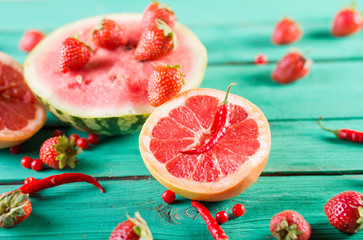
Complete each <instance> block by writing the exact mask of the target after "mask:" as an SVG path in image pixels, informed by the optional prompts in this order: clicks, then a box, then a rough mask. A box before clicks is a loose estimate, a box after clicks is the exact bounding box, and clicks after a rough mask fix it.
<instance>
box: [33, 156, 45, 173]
mask: <svg viewBox="0 0 363 240" xmlns="http://www.w3.org/2000/svg"><path fill="white" fill-rule="evenodd" d="M43 167H44V164H43V162H42V160H40V159H39V158H36V159H34V160H33V162H32V169H33V170H34V171H37V172H38V171H42V170H43Z"/></svg>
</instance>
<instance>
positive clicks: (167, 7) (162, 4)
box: [152, 0, 174, 13]
mask: <svg viewBox="0 0 363 240" xmlns="http://www.w3.org/2000/svg"><path fill="white" fill-rule="evenodd" d="M152 2H153V3H155V4H156V5H158V8H159V9H166V10H168V11H169V12H171V13H174V11H173V10H172V9H171V7H169V5H167V4H165V3H162V2H158V1H156V0H152Z"/></svg>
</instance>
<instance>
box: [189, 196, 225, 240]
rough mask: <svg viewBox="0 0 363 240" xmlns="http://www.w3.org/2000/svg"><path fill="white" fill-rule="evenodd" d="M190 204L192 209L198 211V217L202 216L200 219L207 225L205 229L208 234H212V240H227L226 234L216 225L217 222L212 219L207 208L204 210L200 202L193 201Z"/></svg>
mask: <svg viewBox="0 0 363 240" xmlns="http://www.w3.org/2000/svg"><path fill="white" fill-rule="evenodd" d="M191 204H192V207H194V208H196V209H197V210H198V212H199V214H200V216H202V218H203V219H204V221H205V223H206V224H207V228H208V230H209V232H210V234H212V237H213V239H214V240H228V237H227V235H226V233H225V232H224V231H223V229H222V228H221V226H219V225H218V223H217V221H216V220H215V219H214V218H213V217H212V215H211V214H210V212H209V210H208V208H206V207H205V206H204V205H203V204H201V203H200V202H197V201H194V200H193V201H192V202H191Z"/></svg>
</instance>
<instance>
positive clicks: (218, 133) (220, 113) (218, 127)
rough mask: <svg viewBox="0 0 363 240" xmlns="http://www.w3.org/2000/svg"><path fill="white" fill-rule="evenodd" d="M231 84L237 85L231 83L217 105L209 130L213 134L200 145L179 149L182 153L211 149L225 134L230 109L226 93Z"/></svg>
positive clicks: (195, 152)
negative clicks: (184, 149) (183, 149)
mask: <svg viewBox="0 0 363 240" xmlns="http://www.w3.org/2000/svg"><path fill="white" fill-rule="evenodd" d="M233 85H237V84H236V83H231V84H230V85H229V86H228V88H227V91H226V97H225V98H224V100H223V102H221V104H220V105H219V106H218V108H217V111H216V114H215V116H214V118H213V123H212V126H211V132H212V133H213V135H212V136H211V137H210V139H209V141H208V142H207V143H206V144H205V145H203V146H200V147H197V148H193V149H190V150H186V151H181V153H184V154H201V153H204V152H208V151H209V150H211V149H212V148H213V147H214V146H215V145H216V144H217V143H218V141H219V140H221V139H222V137H223V136H224V135H225V134H226V132H227V128H228V126H229V118H230V114H231V110H230V108H229V105H228V93H229V90H230V89H231V87H232V86H233Z"/></svg>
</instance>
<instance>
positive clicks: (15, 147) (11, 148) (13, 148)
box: [9, 145, 21, 154]
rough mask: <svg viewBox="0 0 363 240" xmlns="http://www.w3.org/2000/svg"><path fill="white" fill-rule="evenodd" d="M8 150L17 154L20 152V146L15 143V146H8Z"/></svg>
mask: <svg viewBox="0 0 363 240" xmlns="http://www.w3.org/2000/svg"><path fill="white" fill-rule="evenodd" d="M9 151H10V152H11V153H12V154H18V153H20V152H21V146H20V145H16V146H13V147H10V148H9Z"/></svg>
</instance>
